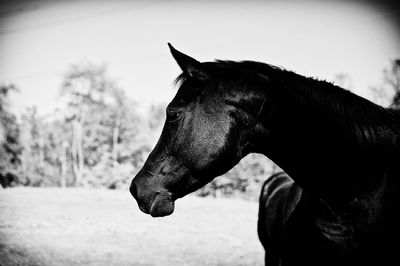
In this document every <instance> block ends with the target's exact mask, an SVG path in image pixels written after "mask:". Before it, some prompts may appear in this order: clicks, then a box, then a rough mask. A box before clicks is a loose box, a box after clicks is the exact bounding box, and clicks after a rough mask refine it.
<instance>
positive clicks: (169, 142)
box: [130, 44, 264, 217]
mask: <svg viewBox="0 0 400 266" xmlns="http://www.w3.org/2000/svg"><path fill="white" fill-rule="evenodd" d="M168 45H169V48H170V50H171V53H172V56H173V57H174V59H175V60H176V62H177V63H178V65H179V67H180V68H181V69H182V71H183V73H182V74H181V75H180V76H179V77H178V79H177V81H178V83H180V86H179V89H178V91H177V93H176V96H175V97H174V98H173V100H172V101H171V102H170V103H169V105H168V107H167V109H166V113H167V118H166V121H165V124H164V128H163V130H162V133H161V136H160V138H159V140H158V143H157V144H156V146H155V148H154V149H153V151H152V152H151V153H150V155H149V157H148V158H147V160H146V162H145V164H144V166H143V168H142V169H141V170H140V171H139V173H138V174H137V175H136V177H135V178H134V179H133V180H132V184H131V187H130V192H131V194H132V195H133V197H134V198H135V199H136V200H137V203H138V205H139V208H140V209H141V210H142V211H143V212H145V213H147V214H150V215H152V216H154V217H159V216H166V215H169V214H171V213H172V212H173V211H174V202H175V200H176V199H178V198H181V197H183V196H185V195H187V194H188V193H190V192H193V191H195V190H197V189H199V188H200V187H202V186H204V185H205V184H207V183H208V182H210V181H211V180H212V179H214V178H215V177H217V176H219V175H221V174H223V173H225V172H227V171H228V170H229V169H231V168H232V167H233V166H234V165H235V164H237V163H238V162H239V160H240V159H241V158H242V157H244V156H245V155H246V154H248V153H249V151H250V149H251V147H252V144H253V143H252V141H250V139H256V134H255V133H254V132H255V131H254V130H253V129H254V128H255V127H257V115H259V112H260V110H261V109H262V106H263V105H264V102H262V100H261V97H259V95H257V94H256V93H251V92H249V91H246V89H245V88H243V87H241V86H240V81H241V80H242V79H243V78H247V77H246V76H252V77H253V76H256V75H255V74H254V73H253V72H246V71H237V70H235V71H236V72H234V70H233V69H229V68H226V69H224V68H221V67H219V66H218V64H217V63H215V62H205V63H200V62H199V61H197V60H195V59H194V58H192V57H190V56H188V55H185V54H183V53H181V52H179V51H177V50H176V49H174V48H173V47H172V46H171V45H170V44H168ZM253 78H255V79H254V82H257V80H258V79H262V78H261V77H253ZM232 81H235V82H234V84H236V85H235V86H233V85H232V84H233V83H232ZM237 84H239V85H237Z"/></svg>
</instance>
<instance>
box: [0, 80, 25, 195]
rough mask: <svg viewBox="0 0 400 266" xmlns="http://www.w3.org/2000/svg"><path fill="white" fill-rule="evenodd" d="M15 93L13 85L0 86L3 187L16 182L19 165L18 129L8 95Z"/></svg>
mask: <svg viewBox="0 0 400 266" xmlns="http://www.w3.org/2000/svg"><path fill="white" fill-rule="evenodd" d="M17 91H18V90H17V88H16V87H15V86H14V85H13V84H10V85H0V129H1V139H2V140H1V141H0V183H1V185H2V186H3V187H6V186H10V185H12V184H13V183H15V182H18V180H17V179H18V167H19V165H20V163H21V160H20V155H21V152H22V146H21V145H20V141H19V135H20V129H19V125H18V123H17V119H16V117H15V115H14V114H13V113H11V111H10V110H9V107H10V106H9V93H10V92H17Z"/></svg>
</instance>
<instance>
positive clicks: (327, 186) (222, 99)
mask: <svg viewBox="0 0 400 266" xmlns="http://www.w3.org/2000/svg"><path fill="white" fill-rule="evenodd" d="M170 49H171V52H172V55H173V56H174V58H175V59H176V61H177V63H178V65H179V66H180V67H181V69H182V70H183V74H182V75H181V76H179V77H178V79H177V80H178V81H179V82H180V83H181V85H180V87H179V90H178V92H177V94H176V96H175V98H174V99H173V100H172V102H171V103H170V104H169V106H168V107H167V120H166V122H165V125H164V129H163V132H162V134H161V137H160V139H159V141H158V143H157V145H156V147H155V148H154V150H153V151H152V153H151V154H150V155H149V158H148V159H147V161H146V163H145V165H144V166H143V168H142V170H141V171H140V172H139V173H138V174H137V176H136V177H135V178H134V180H133V181H132V184H131V188H130V190H131V193H132V195H133V196H134V197H135V198H136V200H137V202H138V205H139V207H140V209H141V210H142V211H144V212H145V213H149V214H151V215H152V216H155V217H157V216H165V215H169V214H171V213H172V212H173V211H174V202H175V200H176V199H178V198H180V197H183V196H185V195H186V194H188V193H190V192H192V191H194V190H196V189H198V188H200V187H202V186H204V185H205V184H206V183H208V182H210V181H211V180H212V179H213V178H215V177H216V176H218V175H221V174H223V173H224V172H226V171H228V170H229V169H231V168H232V167H233V166H234V165H235V164H237V162H238V161H239V160H240V159H241V158H243V157H244V156H246V155H247V154H248V153H251V152H256V153H262V154H265V155H266V156H267V157H269V158H270V159H272V160H273V161H274V162H275V163H276V164H278V165H279V166H280V167H281V168H282V169H283V170H285V172H287V173H288V174H289V175H290V176H291V177H292V178H293V180H294V181H295V182H293V181H292V180H291V179H290V178H289V177H287V176H285V175H280V176H276V177H273V178H272V179H271V180H269V181H267V183H266V185H265V186H264V189H263V191H262V195H261V198H260V199H261V205H260V221H259V235H260V239H261V242H262V243H263V245H264V246H265V248H266V262H267V263H270V265H303V264H304V265H384V263H385V262H388V261H390V260H391V259H396V262H395V264H399V259H398V258H397V254H396V252H398V251H400V250H399V247H400V244H399V241H400V240H399V239H400V238H399V237H400V234H399V229H398V228H399V222H400V220H399V218H398V216H400V215H399V213H400V212H399V209H400V207H399V205H400V195H399V194H400V193H399V192H400V185H399V184H400V183H399V182H400V180H399V179H400V169H399V168H400V165H399V163H398V159H399V154H400V152H399V151H400V144H399V143H400V140H399V136H400V135H399V129H400V115H399V113H397V112H395V111H393V110H390V109H385V108H382V107H380V106H377V105H375V104H373V103H371V102H369V101H367V100H365V99H363V98H361V97H359V96H356V95H354V94H352V93H350V92H348V91H346V90H343V89H342V88H339V87H337V86H334V85H332V84H330V83H327V82H324V81H317V80H314V79H311V78H306V77H303V76H300V75H297V74H295V73H293V72H289V71H285V70H282V69H279V68H276V67H273V66H270V65H267V64H263V63H258V62H249V61H244V62H231V61H216V62H205V63H200V62H198V61H196V60H195V59H193V58H191V57H189V56H187V55H185V54H182V53H181V52H179V51H177V50H175V49H174V48H173V47H172V46H170ZM382 263H383V264H382Z"/></svg>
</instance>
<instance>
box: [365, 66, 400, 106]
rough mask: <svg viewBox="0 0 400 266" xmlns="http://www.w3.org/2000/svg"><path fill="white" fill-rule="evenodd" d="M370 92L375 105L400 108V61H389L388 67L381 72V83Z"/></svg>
mask: <svg viewBox="0 0 400 266" xmlns="http://www.w3.org/2000/svg"><path fill="white" fill-rule="evenodd" d="M371 90H372V93H373V94H374V98H375V102H376V103H378V104H380V105H382V106H390V107H392V108H395V109H399V108H400V59H395V60H392V61H390V67H389V68H385V69H384V70H383V81H382V83H381V84H380V85H378V86H372V87H371Z"/></svg>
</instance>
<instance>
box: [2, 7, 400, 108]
mask: <svg viewBox="0 0 400 266" xmlns="http://www.w3.org/2000/svg"><path fill="white" fill-rule="evenodd" d="M28 3H32V2H28ZM35 3H36V4H35ZM389 15H390V14H388V13H387V11H385V10H383V9H379V8H376V7H373V6H368V5H362V4H359V3H357V2H350V1H347V2H346V1H333V0H332V1H328V0H325V1H289V0H286V1H242V2H239V1H235V2H230V1H226V0H225V1H202V2H200V1H199V2H196V1H176V0H175V1H174V0H170V1H139V0H137V1H129V2H128V1H61V2H60V1H58V2H57V1H36V2H33V4H31V5H28V6H27V7H26V8H25V10H24V11H23V12H19V13H16V14H12V13H11V12H10V13H6V14H5V15H4V13H3V16H0V82H6V83H10V82H12V83H14V84H15V85H16V86H17V87H18V88H19V89H20V90H21V92H20V93H19V94H18V95H17V96H15V97H14V98H13V106H14V110H16V111H17V112H21V111H23V110H24V108H25V107H26V106H30V105H38V108H39V112H41V113H48V112H51V111H52V110H54V108H55V107H57V106H59V105H60V104H61V102H60V99H59V97H58V91H59V89H60V85H61V82H62V74H63V73H64V72H65V71H66V70H67V68H68V65H69V64H71V63H79V62H88V61H89V62H94V63H102V62H105V63H107V64H108V71H109V74H110V76H111V77H114V78H116V79H117V80H118V82H119V84H120V85H121V87H122V88H124V89H125V90H126V91H127V93H128V95H129V96H131V97H132V98H133V99H134V100H136V101H139V102H143V103H145V104H148V103H153V102H154V103H158V102H169V101H170V100H171V99H172V97H173V95H174V93H175V92H176V90H175V89H174V88H173V86H172V82H173V80H174V79H175V77H176V76H177V75H178V74H179V73H180V70H179V68H178V67H177V65H176V64H175V62H174V60H173V58H172V57H171V56H170V54H169V50H168V47H167V42H171V43H172V44H173V45H174V46H175V48H177V49H178V50H181V51H182V52H184V53H187V54H189V55H191V56H193V57H195V58H197V59H198V60H200V61H210V60H214V59H216V58H218V59H231V60H247V59H248V60H256V61H262V62H266V63H270V64H274V65H279V66H283V67H285V68H288V69H290V70H294V71H295V72H297V73H299V74H303V75H306V76H314V77H319V78H321V79H327V80H333V78H334V76H335V74H338V73H343V72H344V73H348V74H349V75H350V76H351V77H352V80H353V86H354V88H355V90H356V92H357V93H358V94H360V95H363V96H366V97H369V95H368V87H369V86H371V85H376V84H378V83H380V81H381V80H382V69H383V68H384V67H387V66H388V64H389V59H394V58H396V57H400V31H399V30H398V28H396V25H394V23H393V22H392V21H391V20H390V18H389Z"/></svg>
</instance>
